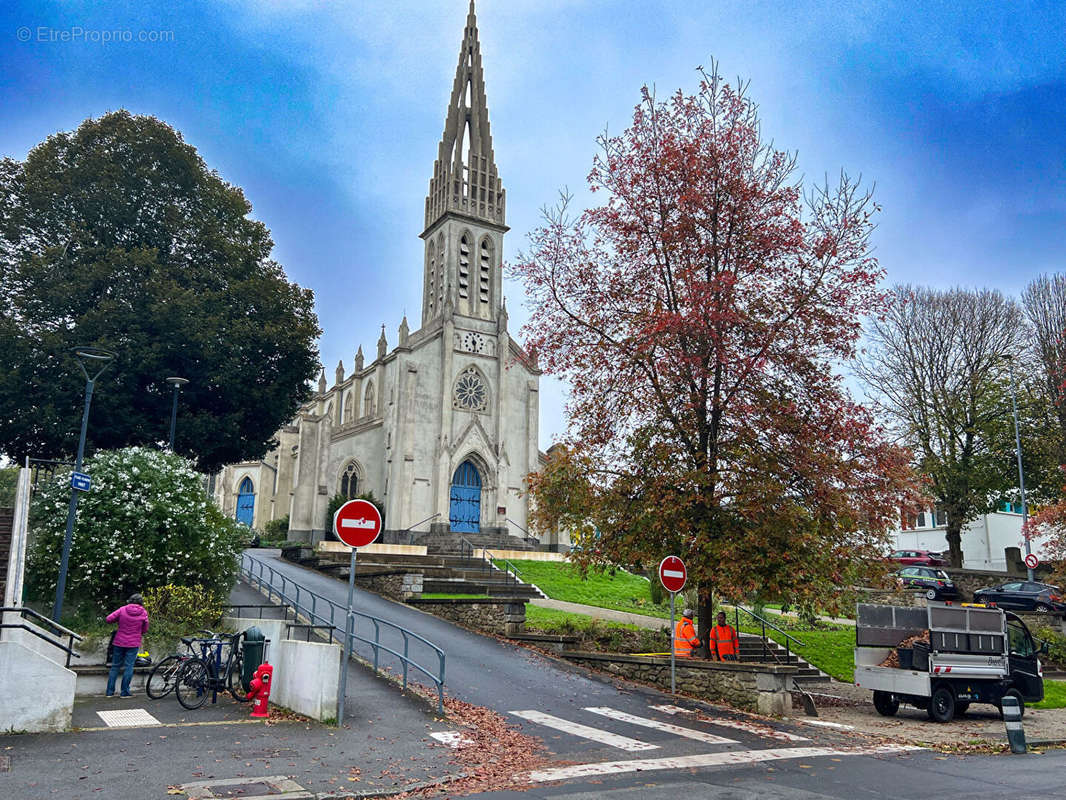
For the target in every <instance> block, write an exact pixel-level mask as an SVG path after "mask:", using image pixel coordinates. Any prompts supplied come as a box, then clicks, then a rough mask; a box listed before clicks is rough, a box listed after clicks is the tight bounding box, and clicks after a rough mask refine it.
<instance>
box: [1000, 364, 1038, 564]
mask: <svg viewBox="0 0 1066 800" xmlns="http://www.w3.org/2000/svg"><path fill="white" fill-rule="evenodd" d="M1007 374H1008V375H1009V376H1010V406H1011V411H1012V412H1013V413H1014V447H1015V450H1014V454H1015V455H1016V456H1017V457H1018V486H1019V488H1020V489H1021V491H1022V538H1023V540H1024V541H1025V555H1026V556H1027V557H1028V556H1029V555H1030V554H1031V553H1032V552H1033V548H1032V545H1031V544H1030V543H1029V530H1028V527H1029V526H1028V525H1027V524H1026V523H1028V521H1029V507H1028V506H1027V505H1026V504H1025V472H1024V471H1023V470H1022V436H1021V433H1019V431H1018V401H1017V400H1016V399H1015V397H1014V362H1013V361H1012V360H1011V359H1010V358H1008V359H1007ZM1025 574H1026V576H1027V577H1028V580H1030V581H1032V580H1033V579H1034V576H1033V568H1032V567H1030V566H1029V563H1028V562H1026V564H1025Z"/></svg>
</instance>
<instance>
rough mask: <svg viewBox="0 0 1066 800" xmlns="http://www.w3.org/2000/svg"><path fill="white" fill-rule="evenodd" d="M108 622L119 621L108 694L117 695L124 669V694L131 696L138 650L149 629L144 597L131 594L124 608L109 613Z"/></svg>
mask: <svg viewBox="0 0 1066 800" xmlns="http://www.w3.org/2000/svg"><path fill="white" fill-rule="evenodd" d="M107 621H108V622H117V623H118V631H117V632H116V633H115V641H114V645H115V652H114V655H112V656H111V672H110V673H109V674H108V676H107V696H108V697H114V696H115V679H116V678H117V677H118V671H119V670H120V669H121V670H122V696H123V697H129V696H130V682H131V681H132V680H133V663H134V662H135V661H136V660H137V651H138V650H139V649H140V647H141V637H142V636H144V633H145V631H147V630H148V612H147V611H145V610H144V598H143V597H141V596H140V595H139V594H131V595H130V599H129V600H128V601H126V605H124V606H122V608H120V609H118V610H116V611H112V612H111V613H110V614H108V615H107Z"/></svg>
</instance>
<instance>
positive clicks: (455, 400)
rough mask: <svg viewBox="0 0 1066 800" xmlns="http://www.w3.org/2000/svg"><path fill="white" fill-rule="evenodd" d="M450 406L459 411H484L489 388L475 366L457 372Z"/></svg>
mask: <svg viewBox="0 0 1066 800" xmlns="http://www.w3.org/2000/svg"><path fill="white" fill-rule="evenodd" d="M452 407H453V408H457V409H459V410H460V411H484V410H485V409H487V408H488V407H489V390H488V387H487V386H486V385H485V381H484V379H482V377H481V373H480V372H479V371H478V369H477V367H467V368H466V369H464V370H463V371H462V372H460V373H459V377H458V379H457V380H456V381H455V391H454V392H453V394H452Z"/></svg>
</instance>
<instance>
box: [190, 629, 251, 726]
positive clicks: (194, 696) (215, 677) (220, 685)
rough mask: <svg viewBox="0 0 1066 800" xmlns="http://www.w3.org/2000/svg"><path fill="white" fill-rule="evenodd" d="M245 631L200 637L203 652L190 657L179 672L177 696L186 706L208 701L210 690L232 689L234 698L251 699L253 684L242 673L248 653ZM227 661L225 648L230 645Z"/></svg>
mask: <svg viewBox="0 0 1066 800" xmlns="http://www.w3.org/2000/svg"><path fill="white" fill-rule="evenodd" d="M243 636H244V634H241V633H219V634H216V635H215V637H214V638H213V639H210V640H201V641H200V651H201V655H200V656H194V657H192V658H189V659H187V660H186V661H185V663H183V664H182V665H181V666H180V667H179V668H178V671H177V674H176V675H175V678H174V680H175V686H174V696H175V697H177V698H178V702H179V703H181V705H182V707H183V708H186V709H188V710H189V711H193V710H195V709H197V708H199V707H200V706H202V705H203V704H204V703H205V702H206V701H207V695H208V693H209V692H220V691H227V690H228V691H229V693H230V694H231V695H233V699H234V700H236V701H238V702H240V703H246V702H248V700H250V699H251V693H250V691H249V687H248V686H246V685H245V684H244V680H243V679H242V677H241V668H242V666H243V664H244V656H243V652H242V648H241V640H242V638H243ZM227 645H228V646H229V649H228V650H227V652H226V658H225V661H223V659H222V650H223V648H225V647H226V646H227Z"/></svg>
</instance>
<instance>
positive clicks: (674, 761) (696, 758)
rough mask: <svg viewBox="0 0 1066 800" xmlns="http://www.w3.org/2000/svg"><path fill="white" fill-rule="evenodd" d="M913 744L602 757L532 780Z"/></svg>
mask: <svg viewBox="0 0 1066 800" xmlns="http://www.w3.org/2000/svg"><path fill="white" fill-rule="evenodd" d="M921 749H922V748H920V747H914V746H911V745H898V746H897V745H878V746H876V747H859V748H853V749H840V748H833V747H781V748H776V749H770V750H740V751H736V750H734V751H731V752H725V753H703V754H700V755H693V756H677V757H674V758H635V759H632V760H630V761H601V762H599V763H596V764H577V765H574V766H571V767H553V768H550V769H539V770H534V771H533V772H531V773H529V780H530V782H531V783H542V782H544V781H561V780H566V779H568V778H586V777H591V776H593V775H611V774H616V773H622V772H650V771H653V770H663V769H692V768H694V767H719V766H724V765H727V764H755V763H758V762H760V761H781V760H784V759H791V758H816V757H818V756H864V755H888V754H892V753H902V752H905V751H908V750H921Z"/></svg>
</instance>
